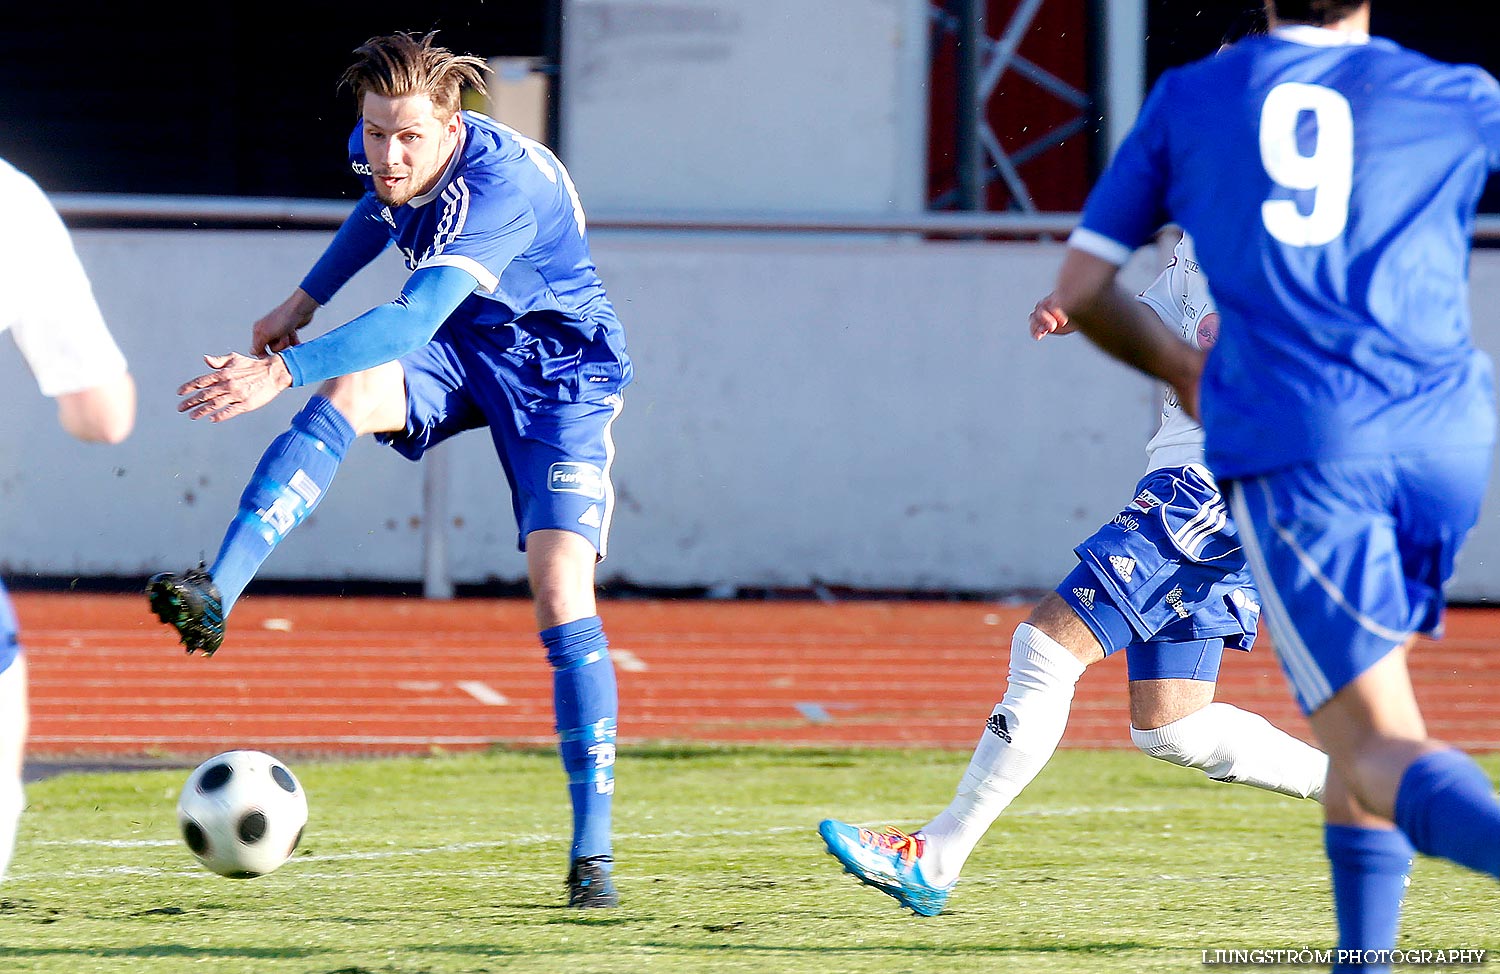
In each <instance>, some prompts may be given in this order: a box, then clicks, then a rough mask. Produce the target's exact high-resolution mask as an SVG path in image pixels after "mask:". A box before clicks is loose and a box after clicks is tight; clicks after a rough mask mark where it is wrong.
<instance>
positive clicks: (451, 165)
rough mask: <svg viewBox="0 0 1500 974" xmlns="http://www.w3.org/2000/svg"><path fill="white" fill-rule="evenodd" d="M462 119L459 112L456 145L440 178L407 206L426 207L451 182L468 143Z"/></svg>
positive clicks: (466, 130) (466, 131) (467, 127)
mask: <svg viewBox="0 0 1500 974" xmlns="http://www.w3.org/2000/svg"><path fill="white" fill-rule="evenodd" d="M463 119H464V117H463V113H462V112H460V113H459V116H458V145H456V146H454V147H453V155H451V156H449V157H448V165H446V166H444V167H443V176H442V178H441V179H439V180H438V181H437V182H435V183H433V184H432V189H429V190H428V191H427V192H425V193H423V194H422V195H421V196H413V197H412V198H411V199H409V200H407V201H406V205H407V206H413V207H415V206H426V205H427V204H428V203H431V202H432V201H433V200H435V199H437V198H438V194H440V193H441V192H442V191H443V187H445V186H447V185H448V183H449V182H451V181H452V180H453V173H454V171H455V170H456V169H458V164H459V163H460V162H462V161H463V157H464V146H465V145H466V144H467V143H468V141H469V125H468V123H467V122H465V121H464V120H463Z"/></svg>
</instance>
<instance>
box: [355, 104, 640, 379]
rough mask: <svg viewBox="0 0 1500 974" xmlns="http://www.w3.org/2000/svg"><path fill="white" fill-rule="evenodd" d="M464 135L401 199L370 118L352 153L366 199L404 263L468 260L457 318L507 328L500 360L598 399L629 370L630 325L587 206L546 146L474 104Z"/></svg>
mask: <svg viewBox="0 0 1500 974" xmlns="http://www.w3.org/2000/svg"><path fill="white" fill-rule="evenodd" d="M462 117H463V122H464V125H463V144H462V145H461V146H460V147H459V149H458V150H457V151H456V152H454V154H453V158H452V159H451V160H450V161H449V164H448V167H447V169H446V170H445V171H444V173H443V175H442V178H441V179H439V181H438V183H437V185H436V186H434V187H433V189H432V190H431V191H430V192H428V193H426V194H424V195H422V196H418V197H416V198H414V199H412V200H411V201H410V202H409V203H407V204H405V205H402V206H397V207H395V208H391V207H387V206H385V205H384V204H382V203H381V202H380V201H379V200H378V199H376V198H375V194H374V181H373V180H372V179H371V177H370V164H369V160H368V159H367V158H366V157H365V152H364V140H363V137H362V120H361V123H357V124H356V125H355V127H354V131H353V133H352V134H351V135H350V136H349V163H350V167H351V168H352V169H353V171H354V172H355V174H356V175H358V176H359V177H360V179H361V181H362V182H363V183H364V185H365V190H366V195H365V197H364V198H363V199H362V200H360V203H359V204H358V205H359V206H360V207H361V208H364V209H367V210H368V211H369V213H370V215H371V218H372V219H378V220H380V221H381V222H382V223H384V225H385V227H386V230H387V232H388V233H389V234H390V237H391V240H392V241H393V242H394V244H395V246H396V247H397V248H398V249H399V250H400V252H401V255H402V257H403V258H404V259H405V261H406V266H407V267H408V268H410V269H412V270H416V269H417V268H419V267H438V266H454V267H460V268H462V269H464V270H466V271H468V272H470V273H471V274H473V275H474V277H475V278H477V279H478V281H479V288H478V289H477V290H475V292H474V293H473V294H471V295H470V296H469V297H468V298H467V299H465V301H464V302H463V304H461V305H460V306H459V308H458V310H457V311H455V312H454V313H453V315H452V316H450V317H449V319H448V324H449V325H450V326H466V327H481V328H509V329H510V330H511V331H512V332H513V333H514V336H513V339H512V340H511V341H509V342H508V343H507V344H508V347H509V350H508V351H507V352H506V354H505V359H506V360H505V361H504V362H498V363H496V366H497V367H498V368H502V369H505V370H506V371H508V372H510V373H511V374H512V375H513V377H514V378H515V380H516V381H517V383H518V384H519V385H520V387H521V388H523V389H525V390H527V391H529V392H533V393H535V394H538V395H542V396H545V397H548V398H552V399H562V400H577V399H579V398H596V397H598V396H603V395H607V394H610V393H613V392H616V391H618V390H619V389H620V388H622V387H623V386H625V385H626V384H628V383H629V381H630V378H631V365H630V359H629V356H628V354H627V352H626V347H625V335H624V331H623V329H622V328H621V326H620V322H619V319H618V318H617V317H616V315H615V311H614V308H613V306H612V305H611V304H610V301H609V298H608V296H607V295H606V293H605V290H604V282H603V281H602V280H600V278H599V274H598V272H597V270H596V268H595V265H594V261H593V258H592V257H591V256H590V253H589V245H588V234H587V224H586V221H585V218H584V213H583V204H582V203H581V202H580V201H579V197H578V191H577V189H576V188H575V187H574V185H573V180H572V178H571V177H570V176H569V175H568V171H567V170H566V169H564V168H563V165H562V163H561V162H559V161H558V159H557V157H556V156H555V155H553V154H552V152H551V150H549V149H548V148H547V147H546V146H544V145H542V144H541V143H540V142H537V141H536V140H534V139H530V138H527V137H526V136H524V135H521V134H520V133H519V132H516V131H515V130H513V129H511V128H509V127H507V126H505V125H502V124H500V123H499V122H497V121H495V120H494V119H492V118H489V117H488V116H486V115H482V114H480V113H478V112H470V111H465V112H463V113H462Z"/></svg>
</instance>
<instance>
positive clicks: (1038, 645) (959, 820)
mask: <svg viewBox="0 0 1500 974" xmlns="http://www.w3.org/2000/svg"><path fill="white" fill-rule="evenodd" d="M1084 669H1085V667H1084V664H1083V663H1081V662H1079V661H1078V659H1077V657H1075V656H1074V655H1073V654H1072V653H1070V652H1068V651H1067V649H1065V648H1064V647H1063V646H1062V644H1061V643H1059V642H1057V641H1056V640H1054V639H1053V638H1052V637H1051V636H1048V635H1047V634H1046V633H1044V632H1042V631H1041V630H1040V629H1037V628H1036V627H1035V626H1032V625H1030V624H1028V623H1024V622H1023V623H1022V624H1021V625H1020V626H1018V627H1017V628H1016V634H1015V637H1014V638H1013V639H1012V640H1011V647H1010V676H1009V679H1008V681H1007V683H1006V687H1005V696H1004V698H1002V699H1001V701H1000V702H999V703H998V704H996V705H995V709H994V711H993V712H992V713H991V714H990V719H989V721H988V722H987V723H986V724H985V730H984V733H983V734H982V735H980V738H979V744H978V745H977V746H976V747H975V748H974V756H973V757H972V758H971V759H970V760H969V768H968V770H967V771H966V772H965V773H964V777H963V780H962V781H960V782H959V785H958V792H957V794H956V795H955V796H954V798H953V801H952V802H950V803H949V805H948V807H947V808H946V809H944V810H943V811H942V812H941V813H939V814H938V816H937V818H934V819H933V820H932V821H931V822H929V823H928V824H927V825H924V826H923V827H922V828H921V829H920V831H921V833H922V836H923V838H925V839H926V840H927V845H926V847H925V849H924V850H923V853H922V874H923V876H925V877H926V878H927V880H928V882H931V883H933V884H934V885H937V886H947V885H948V884H950V883H952V882H953V881H954V880H956V879H958V873H959V870H960V869H962V868H963V864H964V860H966V859H968V858H969V853H971V852H973V851H974V846H975V845H977V844H978V843H979V840H980V838H981V837H982V836H983V835H984V833H985V831H986V830H988V829H989V827H990V825H991V823H993V822H994V821H995V819H996V818H998V817H999V816H1000V813H1001V812H1003V811H1005V808H1006V806H1007V805H1009V804H1010V803H1011V801H1012V799H1014V798H1015V797H1016V796H1017V795H1018V794H1020V793H1021V789H1023V788H1025V787H1026V786H1027V785H1028V784H1030V783H1031V780H1032V779H1033V778H1035V777H1036V776H1037V774H1038V773H1039V772H1040V771H1041V770H1042V768H1043V767H1045V766H1046V764H1047V762H1048V761H1049V760H1051V758H1052V754H1053V752H1054V751H1056V750H1057V743H1058V741H1060V740H1062V735H1063V729H1064V728H1065V727H1067V725H1068V711H1069V708H1070V707H1071V706H1072V702H1073V688H1074V687H1075V686H1076V685H1077V683H1078V678H1079V677H1081V676H1083V671H1084Z"/></svg>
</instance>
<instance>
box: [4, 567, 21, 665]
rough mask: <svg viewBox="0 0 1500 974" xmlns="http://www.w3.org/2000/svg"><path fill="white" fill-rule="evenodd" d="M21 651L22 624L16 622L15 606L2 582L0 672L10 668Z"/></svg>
mask: <svg viewBox="0 0 1500 974" xmlns="http://www.w3.org/2000/svg"><path fill="white" fill-rule="evenodd" d="M20 652H21V636H20V625H19V624H18V623H17V622H16V610H15V607H14V606H12V605H11V604H10V596H9V595H8V594H6V591H5V585H4V583H3V582H0V673H4V672H5V671H6V670H8V669H10V664H12V663H14V662H15V661H16V656H18V655H19V654H20Z"/></svg>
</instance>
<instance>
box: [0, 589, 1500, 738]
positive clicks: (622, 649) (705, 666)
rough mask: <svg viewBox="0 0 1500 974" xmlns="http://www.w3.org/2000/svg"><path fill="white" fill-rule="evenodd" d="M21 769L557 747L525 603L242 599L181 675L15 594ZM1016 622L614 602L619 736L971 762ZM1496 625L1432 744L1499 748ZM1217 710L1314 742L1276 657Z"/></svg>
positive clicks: (1462, 617)
mask: <svg viewBox="0 0 1500 974" xmlns="http://www.w3.org/2000/svg"><path fill="white" fill-rule="evenodd" d="M13 598H14V601H15V603H16V609H17V613H18V615H19V617H20V620H21V627H22V639H23V642H24V644H25V646H26V648H27V658H28V661H29V664H30V668H31V703H32V727H31V747H30V752H31V755H32V756H33V757H77V756H99V757H103V756H113V757H121V756H126V755H142V756H145V755H164V754H170V755H173V756H181V757H193V756H200V755H201V756H207V755H209V754H213V753H216V752H217V751H221V750H226V749H229V748H233V747H257V748H264V749H268V750H272V749H274V750H275V751H277V752H279V753H284V754H289V755H291V754H328V753H351V752H360V753H369V754H375V753H401V752H420V751H427V750H430V749H433V748H443V749H450V750H460V749H466V748H479V747H486V746H489V745H491V744H493V743H496V742H502V741H504V742H550V741H552V739H553V738H552V699H551V673H550V670H549V669H548V666H547V663H546V660H545V657H544V655H543V652H542V650H541V647H540V646H539V645H538V643H537V641H536V635H535V632H534V626H533V623H532V619H531V609H530V604H529V603H528V602H526V601H524V600H490V599H462V600H458V601H452V602H438V601H427V600H423V599H418V598H336V597H270V596H262V597H251V598H249V599H247V600H245V601H244V602H242V603H241V604H240V605H239V606H238V607H237V608H236V610H235V613H234V616H233V618H232V620H231V623H230V631H229V635H228V638H227V639H226V641H225V645H224V648H223V649H222V650H220V652H219V653H218V654H217V655H216V656H214V657H213V658H212V659H203V658H201V657H198V656H193V657H188V656H186V655H185V654H183V652H182V651H181V649H180V648H178V647H177V646H176V643H175V634H173V633H172V632H171V631H170V630H168V629H167V628H165V627H164V626H162V625H161V624H160V623H158V622H156V620H155V619H154V618H153V617H151V616H150V615H149V614H148V611H147V609H146V605H145V600H144V597H136V596H121V595H94V594H79V593H18V594H15V595H14V596H13ZM1029 610H1030V606H1029V605H996V604H990V603H982V602H906V601H892V602H845V603H836V604H828V603H821V602H719V601H651V600H621V601H609V602H605V603H603V604H602V605H601V607H600V612H601V615H602V616H603V617H604V621H605V626H606V630H607V631H608V633H609V637H610V643H611V648H612V652H613V653H614V656H615V661H616V665H617V667H618V669H619V677H620V694H621V717H620V737H621V739H622V740H634V741H707V742H754V741H776V742H784V743H795V744H804V745H831V746H846V745H876V746H879V745H931V746H937V747H945V748H958V749H964V750H967V749H969V748H970V747H972V746H973V743H974V741H975V740H977V739H978V736H979V733H980V731H981V729H982V727H983V724H984V720H985V718H986V717H988V716H989V713H990V710H991V708H992V707H993V706H994V704H995V702H996V701H997V700H998V699H999V697H1000V695H1001V693H1002V692H1003V686H1004V679H1005V670H1006V661H1007V659H1008V657H1009V647H1010V637H1011V632H1012V630H1013V629H1014V628H1015V626H1016V624H1017V623H1019V622H1020V621H1021V620H1022V619H1024V618H1025V616H1026V613H1027V612H1028V611H1029ZM1497 650H1500V610H1480V609H1466V608H1465V609H1454V610H1452V612H1451V613H1450V617H1449V623H1448V635H1447V637H1446V638H1445V639H1444V640H1443V641H1441V642H1438V643H1426V644H1424V645H1422V646H1421V647H1420V648H1419V650H1418V651H1417V652H1416V653H1415V654H1414V656H1413V673H1414V678H1415V680H1416V683H1417V685H1418V693H1419V695H1420V698H1421V700H1422V703H1423V708H1424V711H1425V712H1426V714H1427V716H1428V720H1429V725H1430V730H1431V732H1432V733H1433V734H1434V735H1435V736H1437V737H1440V738H1443V739H1445V740H1448V741H1450V742H1452V743H1454V744H1456V745H1459V746H1461V747H1464V748H1467V749H1470V750H1500V708H1497V707H1496V705H1495V702H1494V696H1493V693H1492V692H1491V688H1492V685H1493V684H1494V683H1495V682H1496V678H1497V676H1500V658H1497V653H1496V651H1497ZM1219 699H1221V700H1225V701H1228V702H1230V703H1234V704H1237V705H1239V706H1241V707H1245V708H1247V709H1250V710H1254V711H1257V712H1259V713H1261V714H1263V715H1265V716H1266V717H1268V718H1269V719H1270V720H1272V721H1273V722H1275V723H1277V724H1279V725H1280V726H1281V727H1283V728H1285V729H1287V730H1288V731H1290V732H1292V733H1293V734H1296V735H1298V736H1299V737H1303V738H1304V739H1306V738H1308V736H1309V730H1308V727H1307V724H1306V722H1305V721H1304V720H1303V719H1302V718H1301V716H1300V715H1299V714H1298V713H1297V710H1296V708H1295V706H1294V705H1293V704H1292V702H1291V697H1290V694H1289V692H1288V690H1287V687H1286V684H1285V682H1284V680H1283V678H1282V676H1281V673H1280V671H1279V670H1278V669H1277V667H1276V663H1275V660H1274V658H1273V655H1272V653H1271V651H1270V647H1269V646H1265V647H1264V648H1258V649H1257V650H1256V652H1254V653H1250V654H1241V653H1230V654H1228V657H1227V659H1226V660H1225V664H1224V669H1223V674H1222V680H1221V683H1220V691H1219ZM1128 727H1129V721H1128V717H1127V712H1126V707H1125V666H1124V662H1123V661H1122V660H1118V659H1112V660H1107V661H1105V662H1104V663H1103V664H1101V665H1099V666H1096V667H1093V668H1092V669H1091V670H1090V671H1089V672H1088V673H1086V674H1085V675H1084V678H1083V680H1082V681H1081V683H1080V684H1079V688H1078V693H1077V697H1076V698H1075V703H1074V707H1073V714H1072V718H1071V720H1070V722H1069V724H1068V731H1067V735H1066V737H1065V739H1064V746H1070V747H1129V746H1130V737H1129V730H1128Z"/></svg>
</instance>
